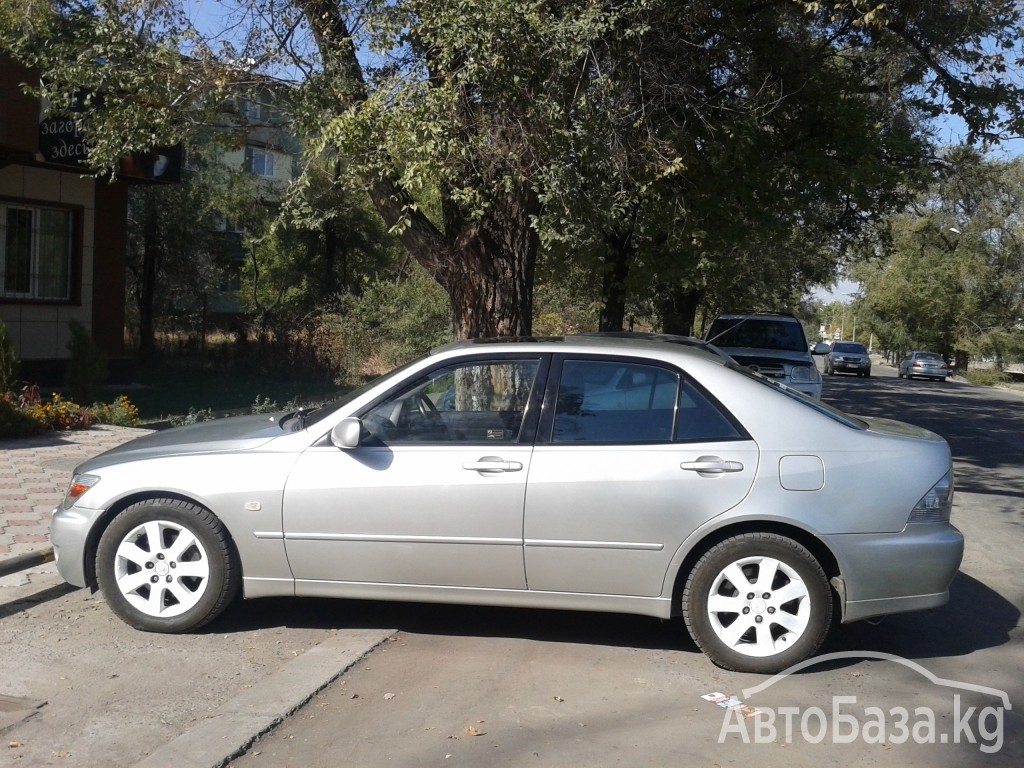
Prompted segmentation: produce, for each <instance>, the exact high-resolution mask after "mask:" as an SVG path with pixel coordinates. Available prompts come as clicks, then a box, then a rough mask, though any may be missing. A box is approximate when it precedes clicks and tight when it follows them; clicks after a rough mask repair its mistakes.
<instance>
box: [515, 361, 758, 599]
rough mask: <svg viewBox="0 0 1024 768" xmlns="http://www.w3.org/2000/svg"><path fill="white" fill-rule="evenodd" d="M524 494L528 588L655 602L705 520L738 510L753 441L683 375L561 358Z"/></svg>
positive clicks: (658, 366) (651, 366) (752, 460)
mask: <svg viewBox="0 0 1024 768" xmlns="http://www.w3.org/2000/svg"><path fill="white" fill-rule="evenodd" d="M544 414H545V417H544V419H543V420H542V422H541V425H540V433H539V435H538V443H537V447H536V448H535V450H534V454H533V460H532V464H531V468H530V481H529V487H528V489H527V494H526V514H525V523H524V546H525V550H524V551H525V559H526V575H527V579H528V582H529V588H530V589H531V590H549V591H558V592H588V593H599V594H609V595H637V596H649V597H654V596H657V595H660V594H661V593H662V589H663V584H664V580H665V575H666V573H667V570H668V566H669V563H670V561H671V559H672V557H673V555H674V554H675V552H676V551H677V549H678V548H679V546H680V545H681V543H682V542H683V540H684V539H685V538H686V537H687V536H688V535H689V534H690V533H691V532H692V531H693V530H694V529H695V528H696V527H697V526H699V525H700V524H701V523H703V522H704V521H706V520H708V519H710V518H712V517H714V516H716V515H719V514H721V513H723V512H725V511H726V510H728V509H730V508H731V507H733V506H735V505H736V504H737V503H739V501H740V500H741V499H743V497H744V496H745V495H746V494H747V492H748V491H749V489H750V487H751V485H752V483H753V480H754V475H755V473H756V470H757V461H758V449H757V446H756V444H755V443H754V441H753V440H752V439H751V438H750V437H749V435H747V433H746V432H745V431H744V430H743V428H742V426H741V425H740V424H738V423H737V422H736V421H735V420H734V419H733V418H732V417H731V416H730V415H729V414H728V413H727V412H726V411H725V410H724V408H722V406H721V405H720V404H719V403H718V401H717V400H715V398H714V397H713V396H712V395H711V394H710V393H708V392H706V391H705V390H704V389H702V388H701V387H700V385H699V384H698V383H697V382H696V381H694V380H692V379H691V378H689V377H688V376H686V374H685V373H684V372H683V371H680V370H678V369H675V368H673V367H671V366H668V365H666V364H664V363H660V362H656V361H646V360H642V359H637V358H627V359H618V358H608V357H595V356H586V357H584V356H580V357H572V356H568V357H561V356H560V357H557V358H556V360H555V362H554V363H553V366H552V373H551V376H550V380H549V385H548V390H547V393H546V397H545V404H544Z"/></svg>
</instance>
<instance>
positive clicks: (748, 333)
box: [707, 317, 807, 353]
mask: <svg viewBox="0 0 1024 768" xmlns="http://www.w3.org/2000/svg"><path fill="white" fill-rule="evenodd" d="M707 340H708V342H709V343H711V344H714V345H715V346H717V347H752V348H754V349H777V350H780V351H783V352H804V353H806V352H807V339H806V338H804V329H803V328H802V327H801V325H800V323H798V322H797V321H796V320H783V319H778V320H775V319H768V318H749V317H729V318H721V317H720V318H718V319H717V320H715V322H713V323H712V324H711V329H710V330H709V331H708V333H707Z"/></svg>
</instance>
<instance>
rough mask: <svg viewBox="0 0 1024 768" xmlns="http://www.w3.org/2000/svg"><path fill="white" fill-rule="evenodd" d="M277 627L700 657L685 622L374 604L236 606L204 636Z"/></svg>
mask: <svg viewBox="0 0 1024 768" xmlns="http://www.w3.org/2000/svg"><path fill="white" fill-rule="evenodd" d="M274 626H288V627H303V628H318V629H319V628H324V629H382V628H391V629H398V630H399V631H401V632H412V633H416V634H424V635H439V636H460V637H461V636H465V637H502V638H520V639H528V640H536V641H539V642H556V643H583V644H587V645H607V646H618V647H623V648H645V649H651V650H658V649H660V650H677V651H687V652H692V653H699V651H698V650H697V647H696V646H695V645H694V644H693V642H692V641H691V640H690V637H689V635H688V634H687V633H686V627H685V626H684V625H683V622H682V620H681V619H672V620H671V621H662V620H660V619H656V618H651V617H646V616H629V615H623V614H614V613H590V612H583V611H557V610H541V609H536V610H534V609H526V608H493V607H487V606H466V605H443V604H434V603H404V602H375V601H370V600H367V601H362V600H344V599H338V600H324V599H319V598H295V599H278V598H265V599H259V600H251V601H238V602H236V603H235V604H234V605H232V606H231V608H230V609H229V610H228V611H227V612H226V613H225V614H224V615H223V616H222V617H221V618H220V619H218V620H217V621H215V622H214V623H212V624H211V625H210V626H209V627H208V628H204V630H202V631H209V632H211V633H225V632H233V631H239V632H241V631H250V630H256V629H261V628H266V627H274Z"/></svg>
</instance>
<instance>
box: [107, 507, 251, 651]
mask: <svg viewBox="0 0 1024 768" xmlns="http://www.w3.org/2000/svg"><path fill="white" fill-rule="evenodd" d="M96 578H97V580H98V582H99V586H100V589H101V590H102V591H103V595H104V597H105V598H106V600H107V603H108V604H109V605H110V608H111V610H112V611H113V612H114V613H116V614H117V615H118V616H119V617H120V618H121V619H123V620H124V621H125V622H126V623H127V624H130V625H131V626H133V627H135V628H136V629H141V630H144V631H146V632H167V633H178V632H189V631H191V630H194V629H198V628H199V627H201V626H203V625H204V624H206V623H208V622H210V621H212V620H213V619H214V618H216V617H217V616H218V615H219V614H220V613H221V612H222V611H223V610H224V609H225V608H226V607H227V606H228V604H229V603H230V602H231V600H232V599H233V598H234V596H235V594H236V593H237V592H238V586H239V583H240V581H241V574H240V570H239V566H238V558H237V555H236V554H235V549H234V546H233V545H232V542H231V539H230V537H229V536H228V533H227V531H226V530H225V529H224V526H223V524H222V523H221V522H220V520H218V519H217V517H216V516H215V515H214V514H213V513H212V512H210V511H209V510H208V509H204V508H203V507H199V506H196V505H195V504H190V503H188V502H185V501H179V500H175V499H147V500H145V501H140V502H138V503H136V504H133V505H132V506H130V507H128V508H127V509H125V510H124V511H122V512H121V513H120V514H118V515H117V517H115V518H114V520H113V521H112V522H111V523H110V525H109V526H108V527H107V529H106V530H105V531H104V532H103V536H102V537H101V539H100V543H99V547H98V549H97V552H96Z"/></svg>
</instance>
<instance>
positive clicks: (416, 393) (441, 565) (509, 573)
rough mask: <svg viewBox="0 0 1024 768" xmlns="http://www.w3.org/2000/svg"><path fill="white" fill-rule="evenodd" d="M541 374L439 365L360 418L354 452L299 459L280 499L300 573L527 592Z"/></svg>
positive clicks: (496, 366)
mask: <svg viewBox="0 0 1024 768" xmlns="http://www.w3.org/2000/svg"><path fill="white" fill-rule="evenodd" d="M544 367H545V358H544V357H543V356H533V357H525V356H524V357H503V358H498V359H478V360H472V361H461V362H457V363H451V364H447V365H444V366H443V367H440V368H438V369H435V370H432V371H430V372H429V373H427V374H422V375H417V376H416V377H415V379H414V380H413V381H411V382H409V383H408V384H407V385H406V386H403V387H400V388H399V390H398V391H397V392H395V393H394V394H391V395H389V396H387V397H385V398H384V399H383V400H381V401H379V402H377V403H375V404H374V405H372V406H371V407H370V408H368V409H367V410H366V411H364V412H363V413H362V414H360V416H361V418H362V421H363V426H364V431H363V436H362V438H361V444H360V446H359V447H358V448H355V449H351V450H341V449H339V448H337V447H335V446H333V445H331V444H330V443H329V442H327V443H326V444H322V445H317V446H314V447H311V448H310V449H308V450H307V451H306V452H305V453H303V455H302V456H301V457H300V458H299V459H298V462H297V464H296V466H295V468H294V469H293V471H292V473H291V475H290V477H289V480H288V484H287V487H286V488H285V495H284V530H285V546H286V548H287V553H288V559H289V562H290V564H291V567H292V572H293V574H294V576H295V578H296V579H297V580H299V581H311V582H312V581H317V582H324V581H327V582H364V583H374V584H385V583H390V584H410V585H438V586H446V585H450V586H469V587H485V588H501V589H522V588H525V586H526V577H525V574H524V567H523V504H524V497H525V493H526V479H527V476H528V474H529V470H530V462H531V454H532V450H533V437H534V432H535V429H536V418H537V413H536V412H537V411H539V405H540V397H541V392H540V391H539V390H535V386H536V385H537V384H538V382H541V381H543V369H544ZM531 425H532V427H531ZM300 591H301V588H300Z"/></svg>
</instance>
